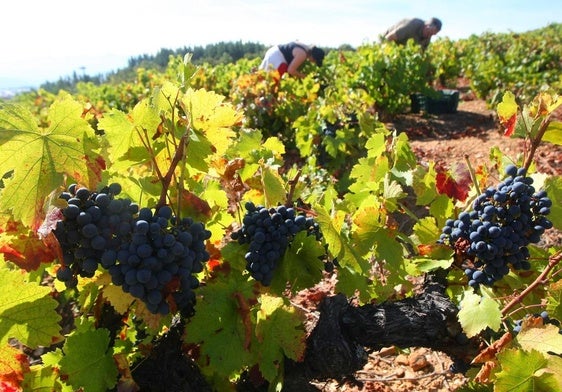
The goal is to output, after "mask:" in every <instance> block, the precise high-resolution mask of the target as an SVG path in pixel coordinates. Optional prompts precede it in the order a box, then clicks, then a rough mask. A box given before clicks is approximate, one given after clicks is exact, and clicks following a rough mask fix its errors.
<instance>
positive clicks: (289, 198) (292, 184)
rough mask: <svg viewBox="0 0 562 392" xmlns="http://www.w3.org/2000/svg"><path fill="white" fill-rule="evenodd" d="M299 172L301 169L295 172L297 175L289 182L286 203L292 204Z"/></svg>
mask: <svg viewBox="0 0 562 392" xmlns="http://www.w3.org/2000/svg"><path fill="white" fill-rule="evenodd" d="M301 172H302V169H299V170H298V171H297V173H296V174H295V177H293V179H291V180H289V185H290V188H289V192H288V193H287V203H289V204H292V203H293V195H294V193H295V188H296V186H297V183H298V182H299V177H300V176H301Z"/></svg>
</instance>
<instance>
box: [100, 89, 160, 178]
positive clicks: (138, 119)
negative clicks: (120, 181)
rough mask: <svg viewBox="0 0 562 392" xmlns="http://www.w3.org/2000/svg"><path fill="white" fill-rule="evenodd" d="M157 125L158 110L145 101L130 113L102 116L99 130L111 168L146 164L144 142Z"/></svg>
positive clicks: (114, 111)
mask: <svg viewBox="0 0 562 392" xmlns="http://www.w3.org/2000/svg"><path fill="white" fill-rule="evenodd" d="M160 123H161V119H160V116H159V115H158V111H157V110H156V108H155V107H154V106H152V105H151V104H150V101H149V99H148V98H145V99H143V100H142V101H140V102H139V103H137V104H136V105H135V107H134V108H133V110H132V111H131V113H129V114H126V113H123V112H122V111H120V110H117V109H113V110H111V111H109V112H108V113H105V114H104V116H103V117H102V118H101V119H100V120H99V122H98V128H99V129H101V130H103V131H104V133H105V138H106V140H107V143H108V145H109V149H108V150H109V159H110V161H111V163H112V169H119V168H128V167H129V166H130V165H131V164H132V163H139V162H145V161H147V160H148V159H149V158H150V156H149V155H148V151H147V150H146V148H145V145H144V143H143V139H145V140H146V139H147V138H152V136H153V135H154V134H156V132H157V129H158V126H159V125H160ZM141 135H142V138H141Z"/></svg>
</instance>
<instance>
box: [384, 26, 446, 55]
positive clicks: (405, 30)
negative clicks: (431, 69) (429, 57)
mask: <svg viewBox="0 0 562 392" xmlns="http://www.w3.org/2000/svg"><path fill="white" fill-rule="evenodd" d="M441 26H442V23H441V20H439V19H437V18H431V19H429V20H427V21H425V22H424V21H423V20H422V19H419V18H410V19H402V20H401V21H400V22H398V23H396V24H395V25H393V26H391V27H390V28H388V30H386V32H385V33H384V39H385V40H387V41H393V42H396V43H397V44H400V45H405V44H406V43H407V42H408V40H410V39H413V40H414V42H415V43H416V44H418V45H420V46H421V48H422V49H423V50H426V49H427V47H428V46H429V43H430V41H431V37H433V36H434V35H436V34H437V33H438V32H439V31H441Z"/></svg>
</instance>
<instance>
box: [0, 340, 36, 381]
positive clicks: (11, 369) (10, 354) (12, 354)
mask: <svg viewBox="0 0 562 392" xmlns="http://www.w3.org/2000/svg"><path fill="white" fill-rule="evenodd" d="M26 372H29V361H28V358H27V356H26V355H25V354H23V353H22V352H21V351H19V350H17V349H15V348H13V347H10V346H8V345H6V346H4V347H2V348H1V349H0V387H1V388H0V391H20V390H21V389H20V388H19V385H20V384H21V382H22V381H23V377H24V374H25V373H26Z"/></svg>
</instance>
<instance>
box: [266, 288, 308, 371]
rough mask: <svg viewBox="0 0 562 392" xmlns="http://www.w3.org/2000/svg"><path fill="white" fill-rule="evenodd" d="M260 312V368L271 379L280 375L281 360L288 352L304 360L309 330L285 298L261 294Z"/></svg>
mask: <svg viewBox="0 0 562 392" xmlns="http://www.w3.org/2000/svg"><path fill="white" fill-rule="evenodd" d="M260 305H261V306H260V308H259V311H258V312H257V325H256V337H257V338H258V340H259V341H260V343H261V349H260V350H259V354H260V360H259V366H260V371H261V373H262V374H263V376H264V377H265V379H266V380H268V381H273V380H274V379H275V378H276V377H277V376H278V375H279V365H278V364H279V363H281V362H282V361H283V358H284V357H285V356H287V357H288V358H291V359H292V360H294V361H295V362H298V361H300V360H302V357H303V356H304V350H305V347H306V344H305V340H306V334H305V331H304V328H303V327H302V321H301V319H300V318H299V316H298V314H297V313H296V312H295V309H294V308H292V307H289V306H286V305H285V304H284V301H283V298H280V297H272V296H269V295H262V296H261V297H260Z"/></svg>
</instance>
